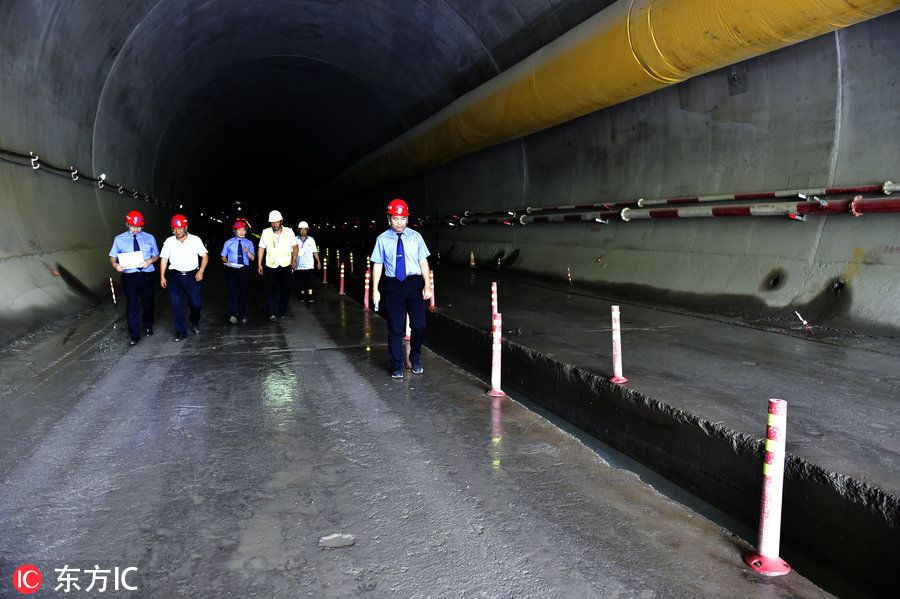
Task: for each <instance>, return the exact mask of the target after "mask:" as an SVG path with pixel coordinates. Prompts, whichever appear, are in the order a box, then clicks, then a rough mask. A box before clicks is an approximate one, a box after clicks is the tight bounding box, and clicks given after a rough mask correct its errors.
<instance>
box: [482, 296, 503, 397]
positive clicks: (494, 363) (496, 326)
mask: <svg viewBox="0 0 900 599" xmlns="http://www.w3.org/2000/svg"><path fill="white" fill-rule="evenodd" d="M491 339H492V345H491V349H492V352H491V353H492V356H491V390H490V391H488V392H487V394H488V395H490V396H491V397H503V396H504V395H506V393H504V392H503V390H502V389H500V352H501V349H502V348H503V318H502V317H501V315H500V314H499V313H495V314H494V317H493V324H492V325H491Z"/></svg>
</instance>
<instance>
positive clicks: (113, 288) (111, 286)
mask: <svg viewBox="0 0 900 599" xmlns="http://www.w3.org/2000/svg"><path fill="white" fill-rule="evenodd" d="M109 290H110V291H111V292H112V296H113V303H116V288H115V287H114V286H113V282H112V277H110V278H109Z"/></svg>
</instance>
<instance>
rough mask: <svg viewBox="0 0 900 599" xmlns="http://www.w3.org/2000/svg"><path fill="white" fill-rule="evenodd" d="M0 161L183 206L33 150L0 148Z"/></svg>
mask: <svg viewBox="0 0 900 599" xmlns="http://www.w3.org/2000/svg"><path fill="white" fill-rule="evenodd" d="M0 162H6V163H7V164H12V165H14V166H21V167H28V168H31V169H32V170H35V171H38V172H46V173H49V174H51V175H56V176H57V177H65V178H68V179H71V180H72V182H74V183H78V182H81V183H88V184H90V185H94V186H96V187H97V189H100V190H103V191H108V192H110V193H115V194H117V195H120V196H125V195H127V196H130V197H132V198H134V199H135V200H140V201H143V202H146V203H148V204H153V205H154V206H159V207H161V208H168V209H170V210H183V208H184V206H183V205H178V206H176V205H175V204H173V203H172V202H169V201H166V200H161V199H159V198H157V197H155V196H152V195H150V194H149V193H141V192H140V191H138V190H137V189H129V188H128V187H125V186H124V185H122V184H113V183H110V182H109V181H108V178H107V176H106V174H105V173H101V174H100V175H98V176H93V175H87V174H84V173H82V172H80V171H79V170H78V169H77V168H75V167H74V166H70V167H69V168H65V167H61V166H57V165H55V164H53V163H51V162H48V161H46V160H42V159H41V157H40V154H36V153H34V152H29V153H28V154H23V153H22V152H17V151H15V150H9V149H7V148H0ZM200 217H203V214H202V213H201V214H200ZM205 218H207V220H209V221H211V222H216V223H219V224H222V223H223V221H222V220H221V219H218V218H214V217H211V216H210V217H205Z"/></svg>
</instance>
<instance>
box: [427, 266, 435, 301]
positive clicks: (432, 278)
mask: <svg viewBox="0 0 900 599" xmlns="http://www.w3.org/2000/svg"><path fill="white" fill-rule="evenodd" d="M428 274H429V276H430V277H431V304H430V305H429V306H428V309H429V310H436V309H437V308H435V306H434V271H433V270H432V271H429V273H428Z"/></svg>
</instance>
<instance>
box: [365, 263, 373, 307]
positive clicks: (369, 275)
mask: <svg viewBox="0 0 900 599" xmlns="http://www.w3.org/2000/svg"><path fill="white" fill-rule="evenodd" d="M371 276H372V275H371V274H370V273H369V271H368V270H366V286H365V288H364V289H363V310H368V309H369V277H371Z"/></svg>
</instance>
